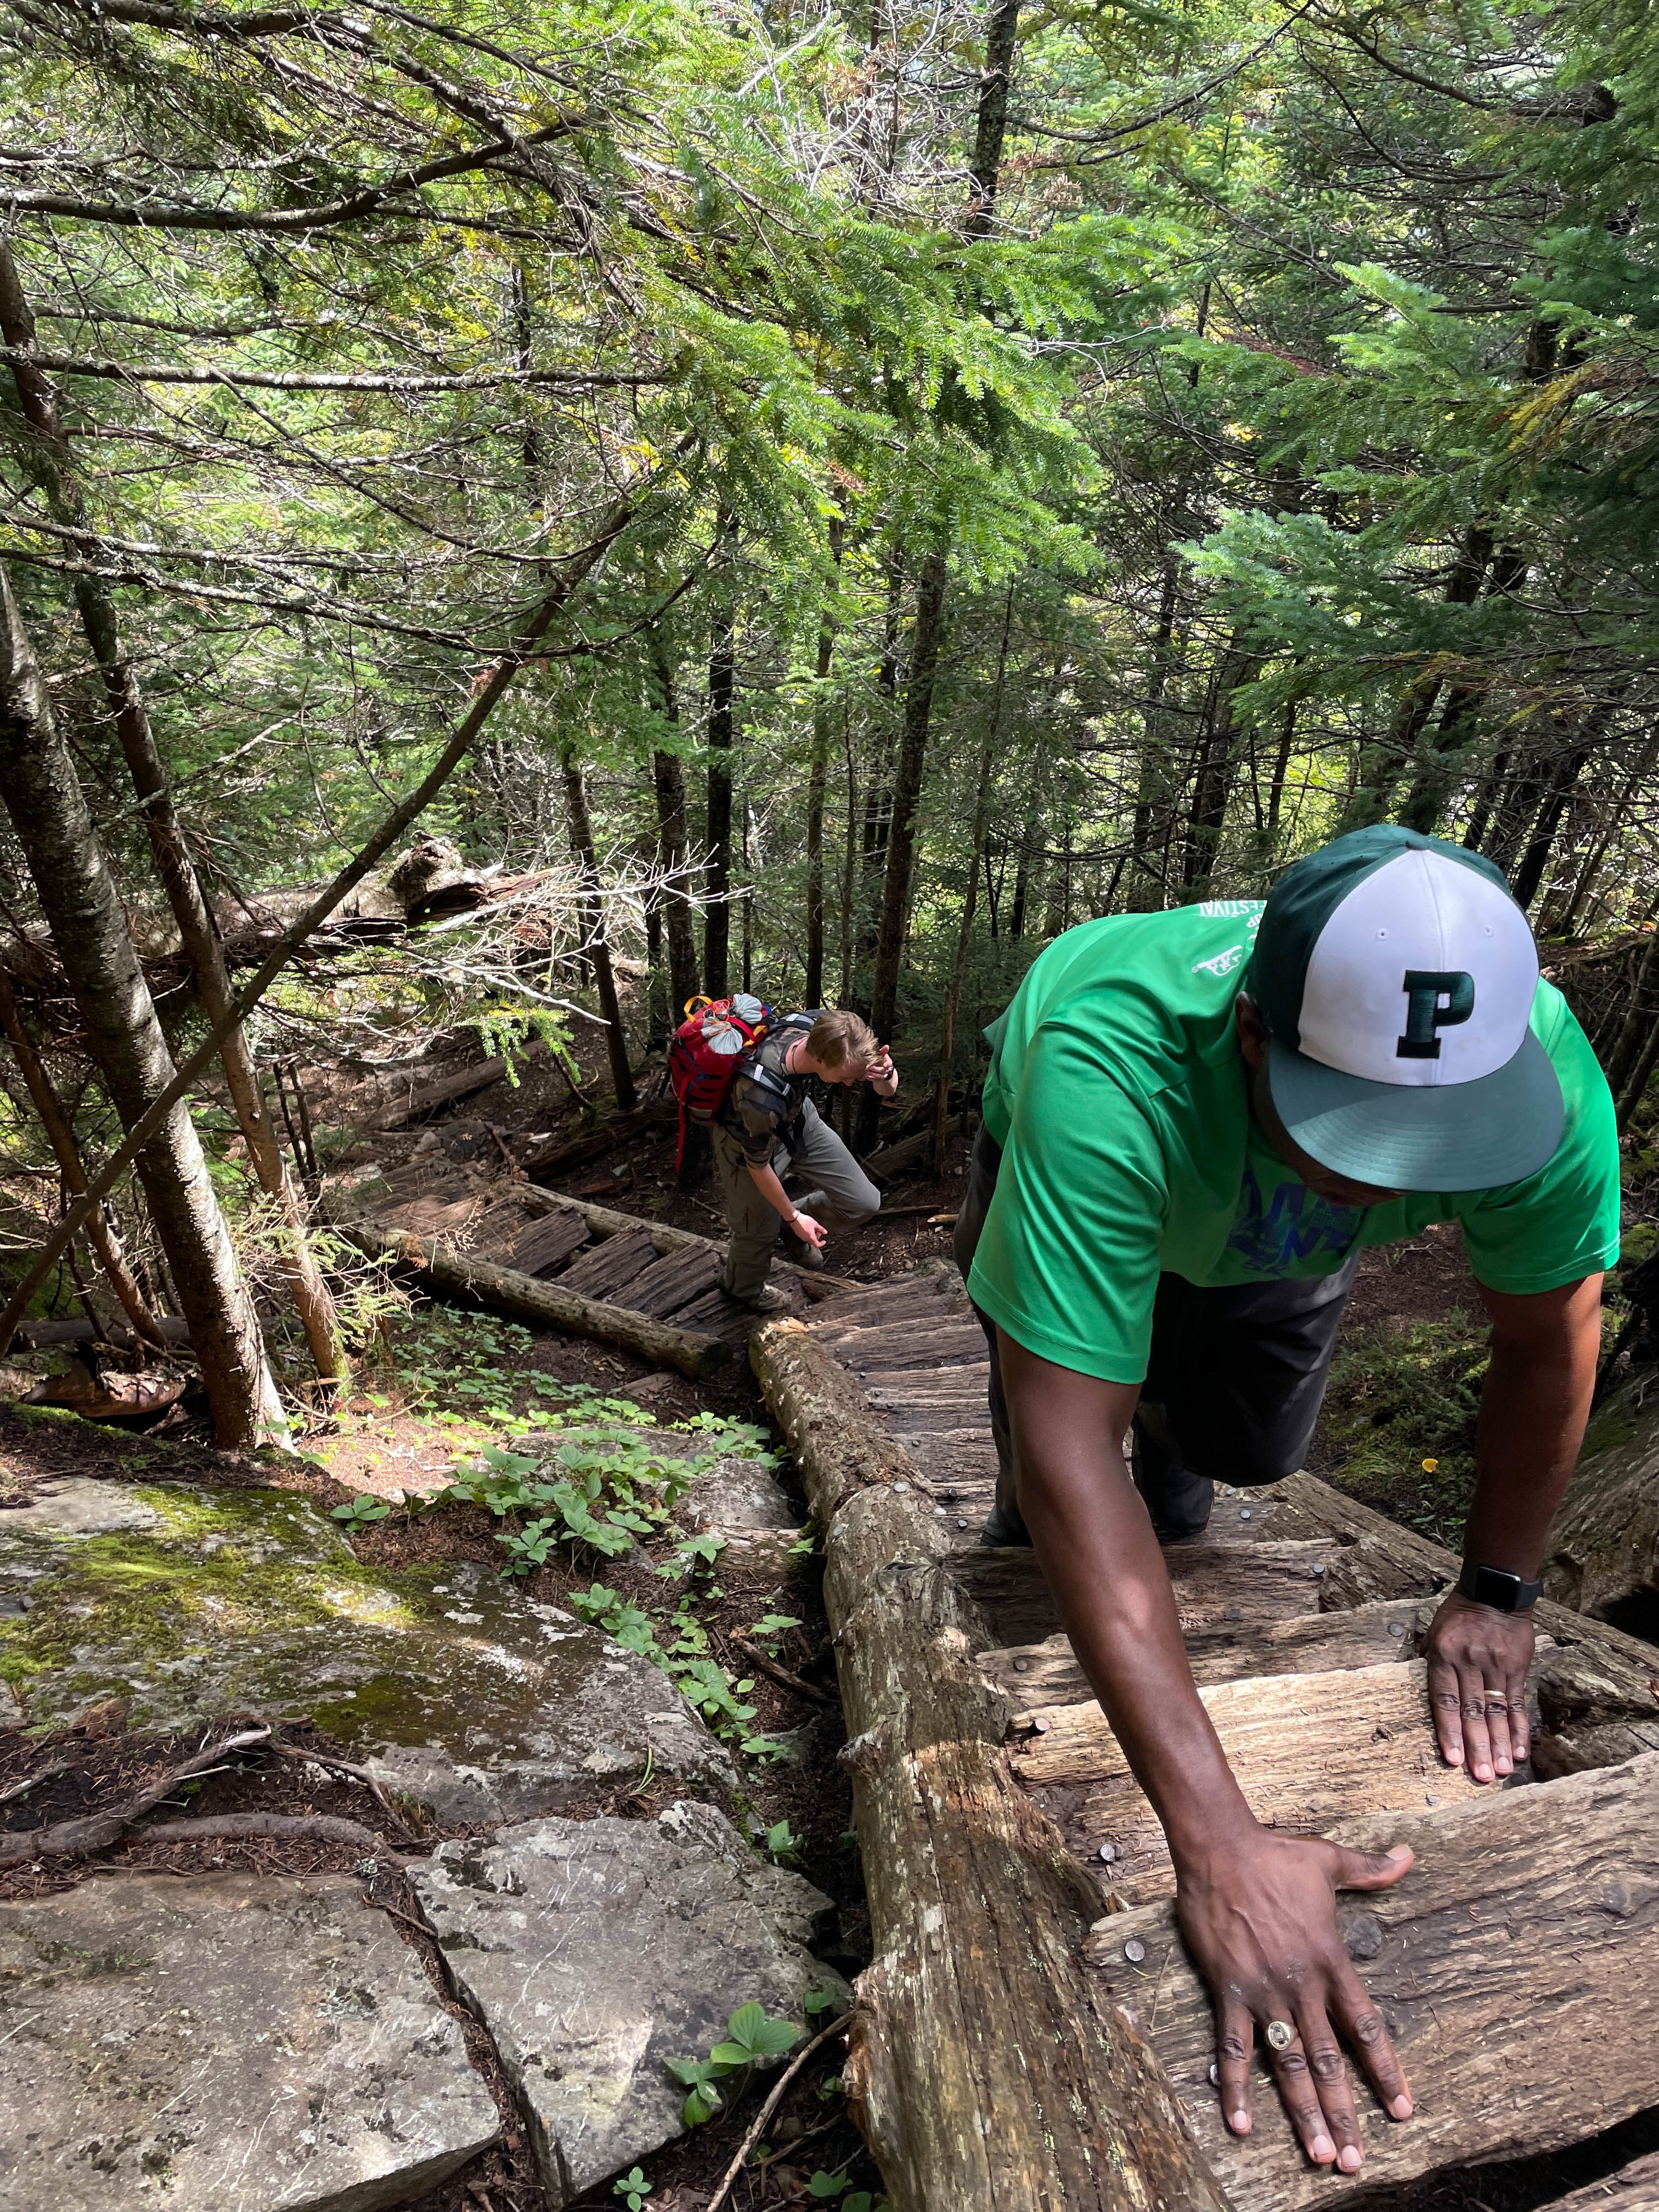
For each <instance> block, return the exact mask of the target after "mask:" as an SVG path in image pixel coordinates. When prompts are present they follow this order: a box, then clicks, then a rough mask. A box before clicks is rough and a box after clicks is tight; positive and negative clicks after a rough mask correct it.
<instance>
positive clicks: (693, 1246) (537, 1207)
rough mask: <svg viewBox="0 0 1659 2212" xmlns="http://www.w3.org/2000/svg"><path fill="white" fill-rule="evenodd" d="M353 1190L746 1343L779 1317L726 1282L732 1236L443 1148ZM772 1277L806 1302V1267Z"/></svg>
mask: <svg viewBox="0 0 1659 2212" xmlns="http://www.w3.org/2000/svg"><path fill="white" fill-rule="evenodd" d="M349 1200H350V1204H351V1206H352V1207H353V1208H354V1209H355V1210H356V1211H357V1212H362V1213H366V1214H368V1216H370V1217H371V1218H373V1219H374V1221H375V1222H376V1223H377V1224H378V1225H380V1227H381V1228H382V1229H385V1230H390V1231H398V1230H406V1231H413V1232H414V1233H415V1234H416V1236H419V1237H434V1238H436V1239H439V1240H440V1241H441V1242H443V1243H446V1244H448V1245H452V1246H453V1247H454V1249H456V1250H457V1251H458V1252H459V1253H461V1254H463V1255H465V1256H466V1257H468V1258H471V1259H477V1260H485V1261H492V1262H493V1263H494V1264H495V1266H497V1267H511V1268H513V1269H515V1270H516V1271H517V1272H518V1273H521V1274H526V1275H531V1276H533V1277H535V1278H536V1279H537V1280H538V1281H542V1282H556V1283H557V1284H558V1285H560V1287H561V1288H562V1289H564V1290H567V1291H574V1292H575V1293H576V1294H577V1295H578V1296H580V1297H587V1298H593V1299H597V1300H599V1302H601V1303H602V1304H606V1305H613V1306H617V1307H619V1308H621V1309H623V1310H625V1311H627V1312H629V1313H640V1314H644V1315H646V1316H648V1317H649V1318H650V1319H652V1320H653V1321H659V1322H666V1323H668V1324H669V1325H670V1326H671V1327H672V1328H683V1329H688V1330H692V1331H696V1332H697V1333H698V1334H702V1335H707V1336H713V1337H716V1338H718V1339H719V1340H720V1341H721V1342H722V1343H725V1344H728V1345H732V1346H738V1347H741V1346H743V1345H745V1344H746V1343H747V1342H748V1340H749V1339H750V1335H751V1334H753V1332H754V1331H755V1329H756V1328H758V1327H759V1325H760V1322H761V1321H762V1319H763V1318H775V1316H760V1315H757V1314H756V1313H755V1312H754V1311H753V1310H752V1309H751V1308H750V1307H748V1306H744V1305H739V1304H738V1301H737V1300H736V1299H735V1298H728V1297H726V1294H725V1292H724V1291H721V1290H720V1288H719V1286H718V1285H719V1277H720V1266H721V1262H722V1260H723V1258H724V1253H725V1247H724V1244H723V1243H721V1242H720V1240H718V1239H713V1238H709V1237H696V1236H693V1235H691V1234H690V1232H689V1231H684V1230H677V1229H671V1228H669V1227H668V1226H667V1225H665V1224H662V1223H659V1222H652V1221H646V1220H643V1219H641V1218H638V1217H637V1216H633V1215H625V1214H617V1213H616V1212H613V1211H612V1210H611V1209H610V1208H608V1207H605V1206H584V1205H582V1204H581V1203H580V1201H579V1200H573V1199H567V1198H565V1197H564V1196H563V1194H562V1193H560V1192H557V1191H544V1190H541V1189H539V1188H537V1186H535V1185H534V1184H526V1183H519V1182H488V1181H486V1180H484V1179H483V1177H482V1176H478V1175H477V1174H471V1175H470V1174H468V1173H467V1172H466V1170H465V1169H462V1168H459V1167H457V1166H455V1165H454V1164H453V1163H452V1162H450V1161H448V1160H446V1159H443V1158H438V1159H436V1160H425V1159H419V1160H411V1161H410V1162H408V1163H407V1164H405V1165H404V1166H403V1167H400V1168H397V1169H394V1170H392V1173H390V1174H389V1175H386V1176H382V1177H377V1178H375V1179H374V1181H372V1182H366V1183H362V1182H360V1183H358V1184H356V1185H355V1186H354V1187H353V1188H351V1190H350V1193H349ZM771 1280H772V1286H773V1287H774V1289H775V1290H777V1291H780V1292H781V1295H782V1296H783V1297H784V1298H785V1299H786V1301H787V1306H786V1308H785V1309H784V1310H787V1311H789V1312H793V1313H801V1312H804V1311H805V1310H806V1308H807V1305H808V1304H809V1291H808V1289H807V1287H806V1286H805V1277H804V1273H803V1270H801V1269H800V1268H799V1267H793V1266H789V1265H787V1264H786V1263H785V1262H783V1261H781V1260H779V1261H774V1262H773V1266H772V1276H771ZM817 1287H818V1286H817V1284H816V1283H814V1284H812V1285H811V1288H812V1289H817Z"/></svg>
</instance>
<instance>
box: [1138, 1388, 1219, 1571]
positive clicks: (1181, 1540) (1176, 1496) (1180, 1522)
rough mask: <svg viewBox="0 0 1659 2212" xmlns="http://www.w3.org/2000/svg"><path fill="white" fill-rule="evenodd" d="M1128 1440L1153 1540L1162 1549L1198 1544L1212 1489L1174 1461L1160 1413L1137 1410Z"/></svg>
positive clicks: (1149, 1408)
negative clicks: (1163, 1547)
mask: <svg viewBox="0 0 1659 2212" xmlns="http://www.w3.org/2000/svg"><path fill="white" fill-rule="evenodd" d="M1130 1435H1131V1437H1132V1439H1133V1449H1132V1451H1131V1455H1130V1462H1129V1468H1130V1472H1131V1474H1133V1477H1134V1485H1135V1488H1136V1489H1137V1490H1138V1491H1139V1492H1140V1494H1141V1497H1142V1498H1144V1499H1145V1500H1146V1510H1147V1511H1148V1513H1150V1514H1151V1516H1152V1534H1153V1535H1155V1536H1156V1537H1157V1539H1158V1542H1159V1543H1160V1544H1192V1543H1196V1542H1197V1541H1198V1539H1199V1538H1200V1536H1201V1535H1202V1534H1204V1531H1205V1530H1206V1528H1208V1527H1209V1525H1210V1514H1211V1511H1212V1509H1213V1507H1214V1504H1215V1485H1214V1483H1213V1482H1212V1481H1211V1480H1210V1478H1209V1476H1208V1475H1207V1474H1194V1473H1193V1471H1192V1469H1191V1468H1189V1467H1184V1466H1183V1465H1182V1462H1181V1461H1180V1460H1179V1459H1178V1458H1177V1457H1176V1452H1175V1448H1174V1440H1173V1438H1172V1437H1171V1436H1170V1426H1169V1419H1168V1416H1167V1415H1166V1414H1165V1413H1164V1408H1163V1407H1161V1406H1158V1405H1152V1404H1150V1403H1148V1404H1143V1405H1142V1406H1140V1407H1138V1408H1137V1410H1136V1413H1135V1417H1134V1423H1133V1428H1132V1429H1131V1431H1130Z"/></svg>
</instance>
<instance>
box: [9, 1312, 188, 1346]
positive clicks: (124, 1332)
mask: <svg viewBox="0 0 1659 2212" xmlns="http://www.w3.org/2000/svg"><path fill="white" fill-rule="evenodd" d="M155 1329H156V1331H157V1335H156V1337H155V1339H154V1341H155V1342H159V1343H162V1344H188V1343H189V1342H190V1323H189V1322H187V1321H186V1320H185V1317H184V1316H183V1314H158V1315H156V1316H155ZM16 1341H17V1345H18V1346H19V1348H20V1350H21V1351H24V1352H45V1351H46V1350H47V1349H48V1347H49V1346H52V1345H54V1344H112V1345H114V1346H116V1347H117V1348H118V1350H119V1351H122V1352H130V1351H131V1349H132V1347H133V1346H134V1345H135V1344H136V1343H137V1342H138V1341H139V1340H138V1338H137V1336H136V1335H135V1334H134V1333H133V1331H132V1330H131V1329H130V1328H125V1327H124V1326H123V1324H122V1323H121V1322H118V1321H112V1322H111V1323H110V1325H109V1331H108V1334H100V1330H99V1328H98V1325H97V1323H96V1322H91V1321H88V1319H87V1317H86V1316H85V1315H84V1314H76V1315H75V1316H73V1317H72V1318H68V1319H65V1320H63V1321H26V1322H24V1323H23V1325H22V1327H21V1328H20V1329H19V1330H18V1332H17V1338H16Z"/></svg>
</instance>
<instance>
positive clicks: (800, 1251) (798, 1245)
mask: <svg viewBox="0 0 1659 2212" xmlns="http://www.w3.org/2000/svg"><path fill="white" fill-rule="evenodd" d="M783 1256H784V1258H785V1259H786V1260H787V1261H790V1262H791V1264H792V1265H793V1266H794V1267H823V1246H822V1245H820V1244H809V1243H807V1241H806V1239H805V1237H797V1236H796V1234H795V1232H794V1231H793V1229H786V1230H785V1231H784V1232H783Z"/></svg>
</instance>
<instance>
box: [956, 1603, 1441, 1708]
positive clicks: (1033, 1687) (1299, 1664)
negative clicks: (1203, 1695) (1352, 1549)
mask: <svg viewBox="0 0 1659 2212" xmlns="http://www.w3.org/2000/svg"><path fill="white" fill-rule="evenodd" d="M1433 1612H1434V1605H1433V1601H1419V1602H1417V1603H1415V1604H1407V1605H1364V1606H1356V1607H1353V1608H1352V1611H1350V1612H1346V1613H1314V1614H1312V1615H1310V1617H1308V1618H1306V1619H1300V1620H1267V1621H1254V1622H1246V1621H1243V1620H1239V1621H1237V1622H1232V1621H1228V1620H1225V1618H1224V1619H1223V1620H1221V1621H1220V1622H1219V1623H1218V1624H1212V1625H1209V1626H1202V1627H1197V1628H1193V1629H1189V1630H1188V1633H1187V1657H1188V1662H1190V1664H1191V1667H1192V1670H1193V1673H1194V1675H1195V1676H1196V1677H1197V1679H1198V1680H1200V1682H1229V1681H1236V1680H1239V1679H1240V1678H1242V1677H1243V1676H1247V1675H1273V1674H1325V1673H1327V1672H1329V1671H1332V1670H1334V1669H1336V1668H1354V1667H1383V1666H1389V1665H1391V1664H1397V1663H1398V1662H1401V1661H1402V1660H1407V1659H1416V1658H1419V1657H1420V1656H1421V1644H1422V1637H1423V1632H1424V1630H1425V1629H1426V1628H1427V1626H1428V1625H1429V1621H1430V1619H1431V1616H1432V1614H1433ZM979 1663H980V1665H981V1667H982V1668H984V1669H985V1671H986V1673H987V1674H989V1676H990V1677H991V1679H992V1680H993V1681H994V1682H997V1683H1000V1685H1001V1686H1002V1687H1003V1689H1005V1690H1006V1692H1008V1695H1009V1697H1010V1699H1012V1701H1013V1706H1014V1710H1013V1711H1012V1715H1011V1722H1012V1725H1014V1726H1016V1727H1020V1726H1024V1725H1028V1724H1029V1723H1030V1720H1031V1718H1032V1717H1033V1716H1035V1715H1036V1713H1038V1712H1040V1711H1042V1710H1043V1709H1044V1708H1045V1707H1047V1706H1049V1705H1082V1704H1084V1703H1085V1702H1086V1701H1087V1700H1088V1699H1091V1698H1092V1697H1093V1695H1094V1692H1093V1691H1092V1690H1091V1688H1090V1686H1089V1682H1088V1678H1087V1676H1086V1675H1085V1674H1084V1672H1083V1669H1082V1668H1081V1667H1079V1664H1078V1662H1077V1660H1076V1658H1075V1656H1073V1650H1072V1647H1071V1644H1069V1643H1068V1642H1067V1640H1066V1638H1065V1637H1064V1636H1050V1637H1048V1638H1046V1639H1045V1640H1044V1641H1043V1642H1042V1643H1041V1644H1017V1645H1015V1646H1014V1647H1013V1648H1012V1649H1011V1650H994V1651H982V1652H981V1654H980V1657H979Z"/></svg>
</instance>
